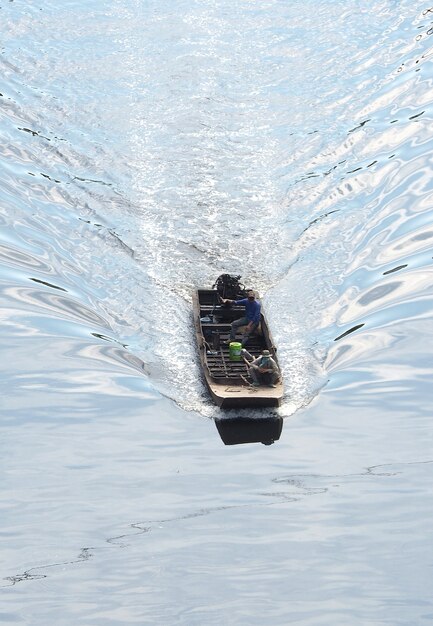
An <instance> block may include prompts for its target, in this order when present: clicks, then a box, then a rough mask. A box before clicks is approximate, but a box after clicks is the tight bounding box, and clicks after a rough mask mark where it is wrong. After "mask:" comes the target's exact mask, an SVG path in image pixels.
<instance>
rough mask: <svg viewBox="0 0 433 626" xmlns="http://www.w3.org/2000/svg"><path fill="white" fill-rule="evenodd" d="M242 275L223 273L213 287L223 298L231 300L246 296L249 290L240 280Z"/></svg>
mask: <svg viewBox="0 0 433 626" xmlns="http://www.w3.org/2000/svg"><path fill="white" fill-rule="evenodd" d="M240 278H241V277H240V276H231V275H230V274H221V276H218V278H217V279H216V281H215V283H214V284H213V286H212V289H215V288H216V290H217V292H218V295H219V296H220V297H221V298H228V299H229V300H237V299H238V298H245V297H246V295H247V292H246V290H245V286H244V285H243V284H242V283H241V282H239V281H240Z"/></svg>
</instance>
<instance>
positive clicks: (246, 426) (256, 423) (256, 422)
mask: <svg viewBox="0 0 433 626" xmlns="http://www.w3.org/2000/svg"><path fill="white" fill-rule="evenodd" d="M215 425H216V427H217V430H218V432H219V434H220V437H221V439H222V440H223V442H224V443H225V444H226V446H232V445H237V444H240V443H257V442H260V443H263V444H264V445H266V446H268V445H271V444H273V443H274V442H275V441H277V440H278V439H279V438H280V435H281V431H282V429H283V420H282V418H281V417H277V416H275V417H271V418H254V417H251V418H248V417H238V418H227V419H215Z"/></svg>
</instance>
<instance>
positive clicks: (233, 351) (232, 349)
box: [229, 341, 242, 361]
mask: <svg viewBox="0 0 433 626" xmlns="http://www.w3.org/2000/svg"><path fill="white" fill-rule="evenodd" d="M241 350H242V344H241V343H239V342H237V341H231V342H230V345H229V358H230V361H240V360H241V359H242V356H241Z"/></svg>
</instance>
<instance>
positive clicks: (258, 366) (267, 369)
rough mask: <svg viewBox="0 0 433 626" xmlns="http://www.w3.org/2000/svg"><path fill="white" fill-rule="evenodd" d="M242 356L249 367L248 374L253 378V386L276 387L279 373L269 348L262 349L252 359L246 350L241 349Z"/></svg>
mask: <svg viewBox="0 0 433 626" xmlns="http://www.w3.org/2000/svg"><path fill="white" fill-rule="evenodd" d="M242 357H243V359H244V361H245V363H246V364H247V365H248V367H249V368H250V376H251V378H252V379H253V386H254V387H260V385H268V386H269V387H276V383H277V382H278V380H279V379H280V376H281V374H280V369H279V367H278V365H277V364H276V362H275V361H274V359H273V358H272V357H271V353H270V352H269V350H263V351H262V353H261V355H260V356H259V357H257V359H254V357H253V356H252V355H251V354H250V353H249V352H247V350H242ZM252 359H254V360H252Z"/></svg>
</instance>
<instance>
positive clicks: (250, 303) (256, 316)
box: [235, 298, 261, 324]
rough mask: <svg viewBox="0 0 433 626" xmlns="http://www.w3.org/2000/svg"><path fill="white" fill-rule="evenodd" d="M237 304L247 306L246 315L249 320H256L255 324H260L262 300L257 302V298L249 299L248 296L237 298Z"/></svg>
mask: <svg viewBox="0 0 433 626" xmlns="http://www.w3.org/2000/svg"><path fill="white" fill-rule="evenodd" d="M235 304H240V305H244V306H245V317H246V318H247V320H248V321H249V322H254V324H258V323H259V322H260V308H261V307H260V302H257V300H248V298H243V299H242V300H235Z"/></svg>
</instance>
